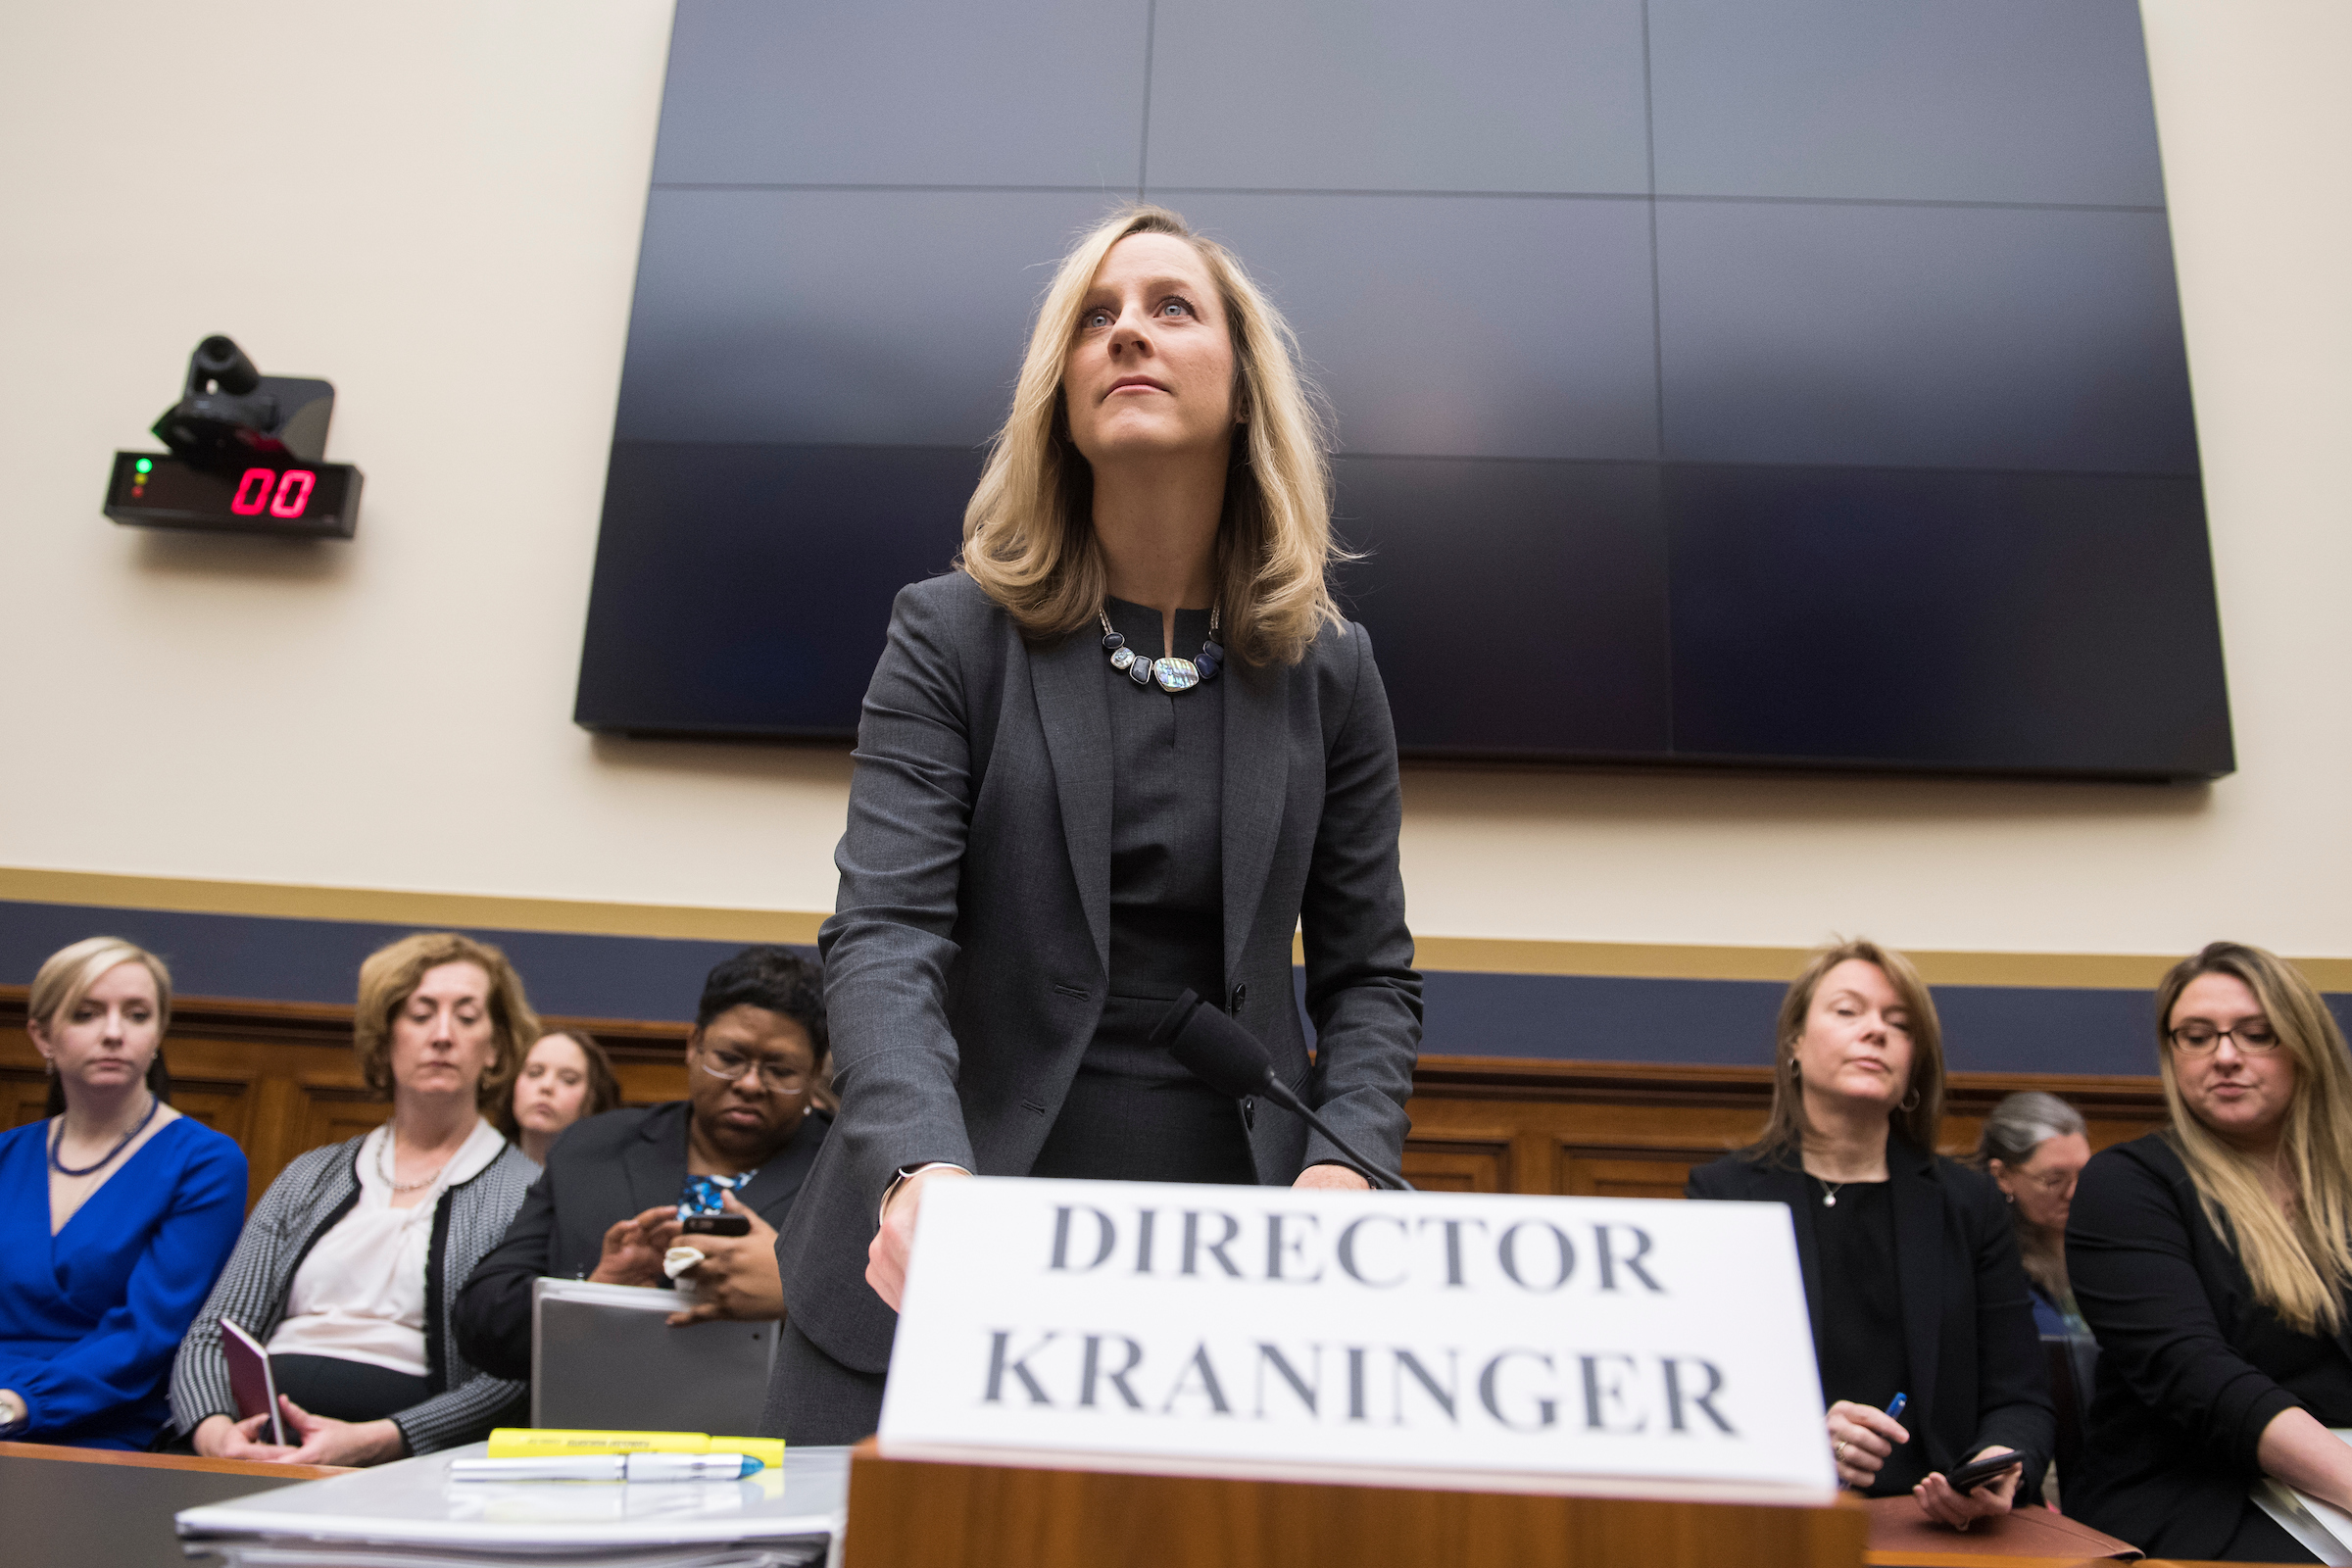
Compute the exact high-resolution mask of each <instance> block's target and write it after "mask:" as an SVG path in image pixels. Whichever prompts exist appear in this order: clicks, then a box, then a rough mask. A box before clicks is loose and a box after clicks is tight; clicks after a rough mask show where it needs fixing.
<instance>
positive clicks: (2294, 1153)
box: [2066, 942, 2352, 1562]
mask: <svg viewBox="0 0 2352 1568" xmlns="http://www.w3.org/2000/svg"><path fill="white" fill-rule="evenodd" d="M2156 1020H2157V1062H2158V1066H2159V1068H2160V1070H2161V1071H2162V1073H2163V1076H2164V1097H2165V1102H2166V1103H2167V1104H2168V1105H2169V1106H2170V1108H2171V1111H2172V1119H2171V1122H2170V1124H2169V1125H2167V1126H2166V1127H2165V1128H2164V1129H2163V1130H2161V1131H2159V1132H2154V1133H2150V1134H2148V1135H2147V1136H2146V1137H2144V1138H2139V1139H2135V1140H2133V1141H2132V1142H2131V1143H2128V1144H2121V1145H2118V1146H2116V1147H2115V1148H2113V1149H2109V1150H2105V1151H2102V1152H2099V1153H2098V1154H2095V1155H2093V1156H2092V1157H2091V1161H2090V1163H2089V1164H2088V1165H2086V1166H2084V1167H2083V1170H2082V1179H2081V1181H2080V1183H2079V1184H2078V1186H2077V1189H2076V1194H2075V1201H2074V1206H2073V1208H2072V1210H2071V1211H2070V1213H2069V1215H2068V1219H2067V1249H2066V1253H2067V1273H2068V1275H2069V1277H2070V1278H2071V1279H2072V1280H2073V1282H2074V1287H2075V1299H2076V1302H2077V1304H2078V1305H2079V1306H2080V1307H2081V1308H2082V1316H2083V1317H2084V1318H2085V1319H2087V1320H2088V1322H2089V1324H2090V1329H2091V1332H2092V1333H2093V1334H2095V1335H2097V1336H2098V1340H2099V1350H2100V1355H2099V1369H2098V1379H2097V1386H2096V1391H2095V1393H2094V1395H2093V1397H2092V1400H2091V1407H2090V1439H2089V1443H2088V1444H2087V1446H2086V1448H2085V1451H2084V1455H2083V1459H2082V1477H2081V1479H2080V1481H2077V1480H2076V1479H2075V1478H2073V1477H2071V1476H2070V1477H2069V1478H2068V1482H2067V1489H2066V1507H2067V1511H2068V1512H2069V1513H2071V1514H2074V1515H2075V1516H2076V1517H2078V1518H2081V1519H2082V1520H2083V1521H2085V1522H2086V1523H2089V1524H2091V1525H2093V1526H2095V1527H2097V1528H2099V1529H2102V1530H2106V1531H2108V1532H2109V1533H2110V1534H2120V1535H2122V1536H2123V1537H2124V1539H2126V1540H2128V1541H2130V1542H2131V1543H2132V1544H2134V1545H2137V1546H2139V1547H2141V1548H2142V1549H2144V1550H2145V1551H2147V1552H2148V1553H2149V1554H2150V1555H2152V1556H2161V1557H2201V1558H2207V1559H2215V1560H2221V1561H2239V1562H2307V1561H2311V1560H2314V1559H2313V1558H2312V1557H2311V1554H2310V1553H2309V1552H2307V1551H2305V1550H2304V1549H2303V1548H2302V1547H2301V1546H2300V1545H2298V1544H2296V1542H2295V1541H2294V1539H2293V1538H2292V1537H2290V1536H2289V1535H2288V1534H2287V1533H2286V1532H2285V1531H2284V1530H2283V1529H2282V1528H2281V1527H2279V1526H2278V1524H2277V1523H2275V1522H2274V1521H2273V1520H2272V1519H2271V1518H2270V1517H2269V1516H2268V1515H2267V1514H2265V1513H2264V1512H2263V1511H2262V1509H2261V1508H2259V1507H2258V1506H2257V1505H2256V1504H2255V1502H2254V1501H2253V1499H2252V1496H2251V1489H2252V1488H2254V1487H2255V1486H2256V1485H2258V1484H2259V1483H2260V1482H2262V1481H2263V1480H2264V1478H2265V1477H2271V1478H2276V1479H2278V1480H2279V1481H2283V1482H2285V1483H2286V1484H2287V1485H2289V1486H2291V1487H2294V1488H2296V1489H2298V1490H2300V1491H2303V1492H2306V1493H2309V1494H2310V1495H2313V1496H2316V1497H2319V1498H2321V1499H2323V1500H2325V1501H2327V1502H2331V1503H2333V1504H2335V1505H2336V1506H2337V1507H2339V1508H2352V1447H2347V1446H2345V1445H2344V1444H2343V1443H2341V1442H2340V1441H2338V1440H2337V1439H2336V1438H2335V1437H2334V1436H2333V1435H2331V1434H2330V1433H2329V1432H2328V1430H2327V1429H2328V1428H2329V1427H2343V1426H2352V1348H2348V1347H2352V1339H2348V1336H2352V1061H2348V1060H2347V1058H2346V1055H2345V1047H2344V1037H2343V1033H2342V1031H2341V1030H2339V1029H2338V1028H2337V1027H2336V1022H2335V1019H2334V1018H2333V1017H2332V1016H2331V1015H2330V1014H2329V1012H2328V1010H2327V1004H2326V1003H2324V1002H2323V1001H2322V1000H2321V999H2320V995H2319V993H2318V992H2317V991H2315V990H2314V989H2313V988H2312V985H2311V982H2310V981H2308V980H2306V979H2305V978H2304V977H2303V975H2302V974H2301V973H2300V972H2298V971H2297V970H2296V969H2295V967H2294V966H2293V965H2292V964H2289V963H2287V962H2285V961H2283V960H2281V959H2279V958H2278V957H2277V956H2274V955H2272V954H2269V953H2266V952H2264V951H2263V950H2262V949H2260V948H2254V947H2248V946H2245V945H2244V944H2242V943H2235V942H2216V943H2214V944H2212V945H2211V946H2209V947H2207V948H2206V949H2205V950H2204V951H2203V952H2201V953H2199V954H2197V955H2196V956H2194V957H2191V958H2184V959H2182V960H2181V961H2180V963H2178V964H2176V965H2174V967H2173V969H2172V970H2171V972H2170V973H2168V974H2167V975H2166V976H2165V977H2164V980H2163V982H2162V983H2161V984H2160V985H2158V987H2157V989H2156Z"/></svg>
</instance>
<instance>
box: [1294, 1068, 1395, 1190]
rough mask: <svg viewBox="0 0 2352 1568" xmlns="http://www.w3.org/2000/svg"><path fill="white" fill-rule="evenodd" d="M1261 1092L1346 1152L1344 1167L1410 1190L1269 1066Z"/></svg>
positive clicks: (1376, 1181)
mask: <svg viewBox="0 0 2352 1568" xmlns="http://www.w3.org/2000/svg"><path fill="white" fill-rule="evenodd" d="M1263 1093H1264V1094H1265V1097H1266V1098H1267V1099H1268V1100H1271V1101H1272V1102H1274V1103H1276V1104H1277V1105H1280V1106H1281V1107H1282V1108H1283V1109H1285V1110H1287V1111H1289V1112H1290V1113H1291V1114H1292V1115H1294V1116H1296V1117H1298V1118H1299V1120H1300V1121H1303V1122H1305V1123H1306V1124H1307V1125H1308V1126H1309V1127H1312V1128H1313V1129H1314V1130H1315V1131H1317V1132H1319V1133H1321V1134H1322V1135H1323V1137H1324V1138H1325V1140H1327V1141H1328V1142H1329V1143H1330V1144H1331V1147H1332V1148H1334V1149H1336V1150H1338V1151H1339V1152H1341V1153H1342V1154H1343V1155H1345V1156H1347V1162H1348V1167H1349V1168H1350V1169H1352V1170H1353V1171H1354V1172H1355V1173H1356V1174H1357V1175H1358V1176H1361V1177H1362V1178H1363V1179H1364V1180H1366V1181H1368V1182H1370V1183H1371V1184H1372V1185H1373V1186H1375V1187H1385V1188H1387V1189H1388V1190H1389V1191H1390V1192H1392V1193H1409V1192H1411V1191H1413V1184H1412V1183H1411V1182H1408V1181H1406V1180H1405V1179H1404V1178H1403V1177H1402V1176H1399V1175H1397V1174H1396V1173H1395V1172H1394V1171H1386V1170H1382V1169H1381V1168H1380V1167H1379V1166H1378V1165H1375V1164H1373V1163H1372V1162H1371V1161H1370V1160H1368V1159H1366V1158H1365V1157H1364V1156H1363V1155H1362V1154H1360V1153H1358V1152H1356V1151H1355V1149H1354V1147H1353V1146H1352V1145H1350V1144H1349V1143H1348V1140H1347V1139H1345V1138H1342V1137H1341V1136H1340V1135H1339V1134H1338V1133H1336V1132H1334V1131H1332V1129H1331V1125H1330V1124H1329V1123H1328V1122H1326V1121H1324V1119H1323V1118H1322V1117H1320V1116H1318V1115H1316V1114H1315V1113H1314V1112H1313V1111H1312V1110H1310V1109H1308V1108H1307V1104H1306V1102H1304V1101H1302V1100H1300V1099H1299V1097H1298V1096H1297V1095H1295V1094H1293V1093H1291V1086H1290V1085H1289V1084H1286V1083H1284V1082H1283V1081H1282V1080H1281V1079H1279V1078H1277V1077H1275V1076H1274V1074H1273V1072H1272V1070H1271V1069H1269V1070H1268V1071H1267V1073H1266V1081H1265V1085H1264V1088H1263Z"/></svg>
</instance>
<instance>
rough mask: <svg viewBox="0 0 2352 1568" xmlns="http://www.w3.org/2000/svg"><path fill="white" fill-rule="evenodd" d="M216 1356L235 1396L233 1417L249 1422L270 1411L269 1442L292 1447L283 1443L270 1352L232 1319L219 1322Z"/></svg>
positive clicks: (275, 1382)
mask: <svg viewBox="0 0 2352 1568" xmlns="http://www.w3.org/2000/svg"><path fill="white" fill-rule="evenodd" d="M221 1355H222V1356H223V1357H225V1358H226V1359H227V1361H228V1392H229V1393H230V1394H231V1395H233V1396H234V1397H236V1401H237V1414H238V1415H239V1416H240V1417H242V1418H244V1419H248V1420H250V1419H251V1418H253V1417H254V1416H257V1415H260V1414H261V1413H262V1412H263V1411H265V1410H267V1411H268V1412H270V1442H271V1443H274V1444H277V1445H279V1446H282V1447H289V1448H290V1447H292V1446H293V1445H292V1444H291V1443H288V1442H287V1441H286V1422H285V1417H284V1416H283V1415H282V1414H280V1413H279V1411H278V1407H277V1379H276V1377H275V1376H273V1375H272V1374H271V1372H270V1352H269V1351H268V1350H265V1349H263V1348H262V1342H261V1341H259V1340H257V1339H255V1338H254V1337H253V1336H252V1335H250V1334H248V1333H246V1332H245V1330H244V1329H243V1328H242V1327H241V1326H239V1324H238V1323H237V1321H236V1319H234V1318H226V1317H224V1318H222V1319H221Z"/></svg>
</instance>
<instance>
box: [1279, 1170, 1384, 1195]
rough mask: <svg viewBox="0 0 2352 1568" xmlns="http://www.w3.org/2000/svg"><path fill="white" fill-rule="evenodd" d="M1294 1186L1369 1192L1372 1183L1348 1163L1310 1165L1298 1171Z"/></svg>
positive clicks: (1342, 1191)
mask: <svg viewBox="0 0 2352 1568" xmlns="http://www.w3.org/2000/svg"><path fill="white" fill-rule="evenodd" d="M1291 1185H1292V1186H1293V1187H1322V1188H1328V1189H1329V1190H1331V1191H1333V1192H1340V1193H1368V1192H1370V1191H1371V1190H1372V1184H1371V1183H1370V1182H1368V1181H1366V1180H1364V1178H1363V1177H1362V1176H1361V1175H1360V1174H1358V1173H1357V1172H1356V1170H1355V1169H1354V1168H1353V1167H1352V1166H1348V1165H1309V1166H1307V1167H1306V1169H1304V1170H1302V1171H1300V1172H1299V1179H1298V1180H1297V1181H1295V1182H1293V1183H1291Z"/></svg>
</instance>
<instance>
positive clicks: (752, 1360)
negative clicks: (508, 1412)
mask: <svg viewBox="0 0 2352 1568" xmlns="http://www.w3.org/2000/svg"><path fill="white" fill-rule="evenodd" d="M691 1300H692V1298H691V1297H689V1296H685V1295H682V1294H680V1293H679V1292H676V1291H657V1290H641V1289H639V1288H637V1287H635V1286H629V1285H591V1284H589V1283H588V1282H587V1281H586V1280H552V1279H542V1280H537V1281H534V1282H533V1283H532V1286H531V1425H533V1426H535V1427H590V1428H614V1429H619V1430H622V1431H632V1432H711V1433H717V1434H719V1435H721V1436H725V1437H750V1436H753V1435H755V1434H757V1433H758V1432H759V1430H760V1416H761V1415H762V1414H764V1413H765V1411H766V1408H767V1375H768V1370H769V1368H771V1367H772V1366H773V1365H774V1364H775V1359H776V1325H775V1324H773V1323H729V1322H725V1321H719V1322H711V1323H689V1324H687V1325H685V1326H684V1327H682V1328H674V1329H673V1328H671V1327H670V1326H669V1324H668V1323H667V1322H666V1321H665V1319H667V1317H668V1316H669V1314H670V1313H672V1312H675V1311H678V1310H680V1309H681V1308H683V1307H685V1306H686V1305H687V1304H688V1303H689V1302H690V1301H691Z"/></svg>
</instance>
